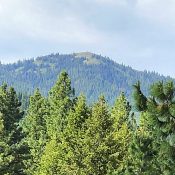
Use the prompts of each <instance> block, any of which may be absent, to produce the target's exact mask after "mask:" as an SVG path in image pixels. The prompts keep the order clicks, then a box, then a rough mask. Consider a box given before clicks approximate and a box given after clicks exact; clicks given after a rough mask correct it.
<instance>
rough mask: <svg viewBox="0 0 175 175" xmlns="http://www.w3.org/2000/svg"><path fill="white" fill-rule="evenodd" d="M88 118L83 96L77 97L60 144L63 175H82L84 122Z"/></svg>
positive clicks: (88, 113)
mask: <svg viewBox="0 0 175 175" xmlns="http://www.w3.org/2000/svg"><path fill="white" fill-rule="evenodd" d="M89 116H90V109H89V108H88V107H87V105H86V100H85V97H84V96H79V97H78V99H77V102H76V104H75V106H74V108H73V109H72V110H71V111H70V113H69V115H68V124H67V126H66V128H65V131H64V132H63V136H62V139H61V141H62V144H61V150H62V151H61V154H62V155H61V156H60V157H63V160H62V161H61V163H62V165H61V172H64V173H65V174H67V175H68V174H70V175H71V174H83V171H84V168H85V167H86V166H85V165H84V163H83V158H84V157H85V155H84V151H83V147H84V146H85V145H84V139H85V138H84V137H85V131H86V129H87V127H86V120H87V119H88V118H89Z"/></svg>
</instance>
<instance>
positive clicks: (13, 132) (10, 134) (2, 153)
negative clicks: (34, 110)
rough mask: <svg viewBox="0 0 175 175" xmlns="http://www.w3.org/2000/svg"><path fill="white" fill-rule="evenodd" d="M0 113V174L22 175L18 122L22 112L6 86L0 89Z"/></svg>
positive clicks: (21, 151)
mask: <svg viewBox="0 0 175 175" xmlns="http://www.w3.org/2000/svg"><path fill="white" fill-rule="evenodd" d="M0 104H1V105H0V113H1V117H0V118H1V119H0V121H1V133H0V137H1V142H0V145H1V146H0V147H1V149H0V162H2V164H0V172H1V173H3V174H14V175H15V174H18V175H20V174H24V165H23V159H24V158H25V147H24V146H23V145H22V142H21V139H22V137H23V135H22V132H21V128H20V127H19V123H20V120H21V119H22V117H23V112H21V110H20V106H21V104H20V102H19V100H18V98H17V94H16V92H15V90H14V88H12V87H11V88H8V87H7V85H6V84H4V85H3V86H1V88H0Z"/></svg>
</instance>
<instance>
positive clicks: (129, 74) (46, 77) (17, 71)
mask: <svg viewBox="0 0 175 175" xmlns="http://www.w3.org/2000/svg"><path fill="white" fill-rule="evenodd" d="M63 69H64V70H66V71H67V72H68V74H69V76H70V77H71V80H72V86H73V87H74V88H75V89H76V94H79V93H81V92H82V93H83V94H84V95H86V96H87V99H88V101H89V102H92V101H95V100H97V99H98V96H99V95H100V94H103V95H105V96H106V99H107V100H108V101H109V102H110V103H113V102H114V96H118V95H119V93H120V92H121V91H123V92H125V94H126V96H130V95H131V91H132V85H133V84H134V83H135V82H136V81H138V80H140V81H141V83H142V86H143V91H144V92H146V94H147V93H148V92H147V89H148V87H149V85H150V84H151V83H153V82H155V81H158V80H167V79H170V77H164V76H160V75H159V74H157V73H153V72H147V71H144V72H141V71H136V70H134V69H132V68H131V67H128V66H124V65H121V64H117V63H116V62H114V61H112V60H110V59H109V58H107V57H102V56H100V55H95V54H92V53H89V52H82V53H75V54H67V55H60V54H51V55H47V56H42V57H38V58H36V59H29V60H24V61H18V62H17V63H13V64H1V65H0V84H2V83H3V82H6V83H7V84H9V85H10V86H13V87H14V88H15V89H16V90H17V91H18V92H23V93H28V94H32V93H33V91H34V89H36V88H39V89H40V90H41V92H42V94H44V95H47V92H48V90H49V89H50V88H51V87H52V86H53V84H54V82H55V81H56V79H57V76H58V74H60V72H61V70H63Z"/></svg>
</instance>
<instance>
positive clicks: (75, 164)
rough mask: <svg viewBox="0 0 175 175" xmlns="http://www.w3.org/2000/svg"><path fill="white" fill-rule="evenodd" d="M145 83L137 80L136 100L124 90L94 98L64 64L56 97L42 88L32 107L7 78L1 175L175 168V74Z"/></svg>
mask: <svg viewBox="0 0 175 175" xmlns="http://www.w3.org/2000/svg"><path fill="white" fill-rule="evenodd" d="M38 60H39V59H38ZM29 62H30V61H29ZM23 63H24V62H22V64H23ZM18 64H20V63H18ZM32 65H33V63H32ZM10 66H12V65H9V67H10ZM13 66H14V65H13ZM129 69H130V68H129ZM130 70H131V69H130ZM155 76H156V75H155ZM157 76H158V75H157ZM33 78H34V77H33ZM14 81H15V80H14ZM82 85H83V84H82ZM141 86H142V83H140V82H137V83H135V84H134V85H133V86H132V87H131V88H133V101H134V104H135V105H134V106H131V105H130V103H129V102H128V100H127V97H126V95H125V94H124V93H121V94H119V95H118V96H116V97H115V103H114V105H112V106H111V105H109V104H108V103H107V102H106V98H105V96H99V99H98V100H97V101H96V102H94V103H93V104H89V103H87V99H86V96H85V95H83V94H80V95H76V88H75V89H74V88H72V85H71V79H70V77H69V76H68V73H67V72H66V71H62V73H61V74H60V76H59V77H58V80H57V81H56V82H55V84H54V85H53V86H52V88H51V89H50V90H49V92H48V96H44V95H42V94H41V92H40V90H39V89H36V90H35V92H34V93H33V94H32V96H31V97H30V102H29V106H28V108H27V110H26V111H25V112H24V111H23V106H25V105H24V104H23V100H22V97H21V96H22V95H20V94H18V93H17V92H16V91H15V89H14V88H13V87H9V86H7V84H5V83H4V84H3V85H2V86H1V87H0V174H1V175H152V174H154V175H160V174H162V175H173V174H175V173H174V172H175V101H174V97H175V86H174V84H173V82H172V81H167V82H163V81H159V82H155V83H153V84H152V85H151V86H150V91H149V93H148V94H147V95H145V94H144V93H143V92H142V90H141ZM147 92H148V91H147ZM113 96H115V94H113ZM133 108H134V109H135V110H137V111H138V113H137V115H138V114H139V117H140V121H139V122H136V116H135V114H134V113H133V112H131V111H133V110H132V109H133Z"/></svg>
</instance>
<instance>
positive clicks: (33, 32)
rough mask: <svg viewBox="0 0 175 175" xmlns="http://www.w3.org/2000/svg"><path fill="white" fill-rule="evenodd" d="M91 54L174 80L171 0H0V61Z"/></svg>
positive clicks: (173, 9) (174, 31) (174, 11)
mask: <svg viewBox="0 0 175 175" xmlns="http://www.w3.org/2000/svg"><path fill="white" fill-rule="evenodd" d="M80 51H90V52H94V53H97V54H101V55H104V56H108V57H110V58H111V59H114V60H115V61H116V62H119V63H124V64H126V65H130V66H132V67H134V68H135V69H138V70H145V69H147V70H155V71H157V72H159V73H162V74H165V75H171V76H173V77H175V0H0V60H1V61H2V62H3V63H7V62H14V61H16V60H18V59H24V58H31V57H36V56H40V55H45V54H49V53H57V52H59V53H73V52H80Z"/></svg>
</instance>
